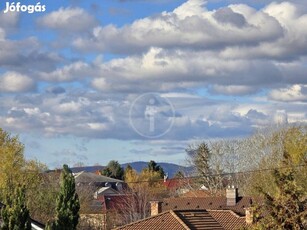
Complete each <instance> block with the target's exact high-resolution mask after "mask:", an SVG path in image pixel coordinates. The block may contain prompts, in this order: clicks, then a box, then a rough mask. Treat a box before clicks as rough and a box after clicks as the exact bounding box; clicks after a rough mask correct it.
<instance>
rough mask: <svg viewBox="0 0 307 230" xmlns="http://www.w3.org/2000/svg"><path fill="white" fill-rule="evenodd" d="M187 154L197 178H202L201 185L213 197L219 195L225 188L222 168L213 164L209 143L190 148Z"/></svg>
mask: <svg viewBox="0 0 307 230" xmlns="http://www.w3.org/2000/svg"><path fill="white" fill-rule="evenodd" d="M186 152H187V154H188V156H189V157H190V159H191V160H190V161H191V164H192V166H194V168H195V171H196V174H197V176H198V177H199V178H200V179H199V183H200V185H204V186H205V187H206V188H207V189H208V190H209V191H210V193H211V194H212V195H215V194H217V193H218V192H219V190H221V189H222V188H223V184H222V179H223V178H222V176H221V173H222V168H221V165H220V164H212V163H211V159H212V152H211V150H210V149H209V147H208V145H207V143H205V142H203V143H201V144H199V145H197V146H194V147H193V146H189V148H188V149H187V150H186ZM213 166H214V167H213Z"/></svg>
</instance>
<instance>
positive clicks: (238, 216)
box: [207, 209, 245, 218]
mask: <svg viewBox="0 0 307 230" xmlns="http://www.w3.org/2000/svg"><path fill="white" fill-rule="evenodd" d="M207 211H208V212H209V214H210V212H211V211H212V212H229V213H231V214H232V215H234V216H235V217H237V218H245V217H244V216H240V215H238V214H237V213H235V212H234V211H232V210H230V209H220V210H218V209H207Z"/></svg>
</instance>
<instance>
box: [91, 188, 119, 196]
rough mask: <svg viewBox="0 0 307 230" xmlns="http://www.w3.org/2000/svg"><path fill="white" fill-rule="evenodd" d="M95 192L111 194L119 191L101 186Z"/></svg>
mask: <svg viewBox="0 0 307 230" xmlns="http://www.w3.org/2000/svg"><path fill="white" fill-rule="evenodd" d="M96 194H97V195H113V194H119V192H118V191H116V190H115V189H113V188H110V187H101V188H100V189H98V190H97V191H96Z"/></svg>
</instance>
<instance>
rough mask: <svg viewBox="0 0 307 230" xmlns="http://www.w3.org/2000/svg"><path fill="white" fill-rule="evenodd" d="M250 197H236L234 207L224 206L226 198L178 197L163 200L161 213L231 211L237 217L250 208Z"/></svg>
mask: <svg viewBox="0 0 307 230" xmlns="http://www.w3.org/2000/svg"><path fill="white" fill-rule="evenodd" d="M251 202H252V199H251V197H238V199H237V203H236V205H235V206H227V205H226V197H193V198H190V197H183V198H182V197H180V198H169V199H165V200H164V201H163V203H162V211H167V210H202V209H210V210H232V211H234V212H235V213H237V214H239V215H242V216H243V215H245V208H247V207H250V206H251Z"/></svg>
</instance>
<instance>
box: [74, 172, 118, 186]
mask: <svg viewBox="0 0 307 230" xmlns="http://www.w3.org/2000/svg"><path fill="white" fill-rule="evenodd" d="M75 181H76V184H77V183H91V182H92V183H106V182H110V183H117V182H120V183H124V181H122V180H118V179H114V178H111V177H107V176H102V175H97V174H95V173H90V172H84V171H83V172H80V173H77V174H76V175H75Z"/></svg>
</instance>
